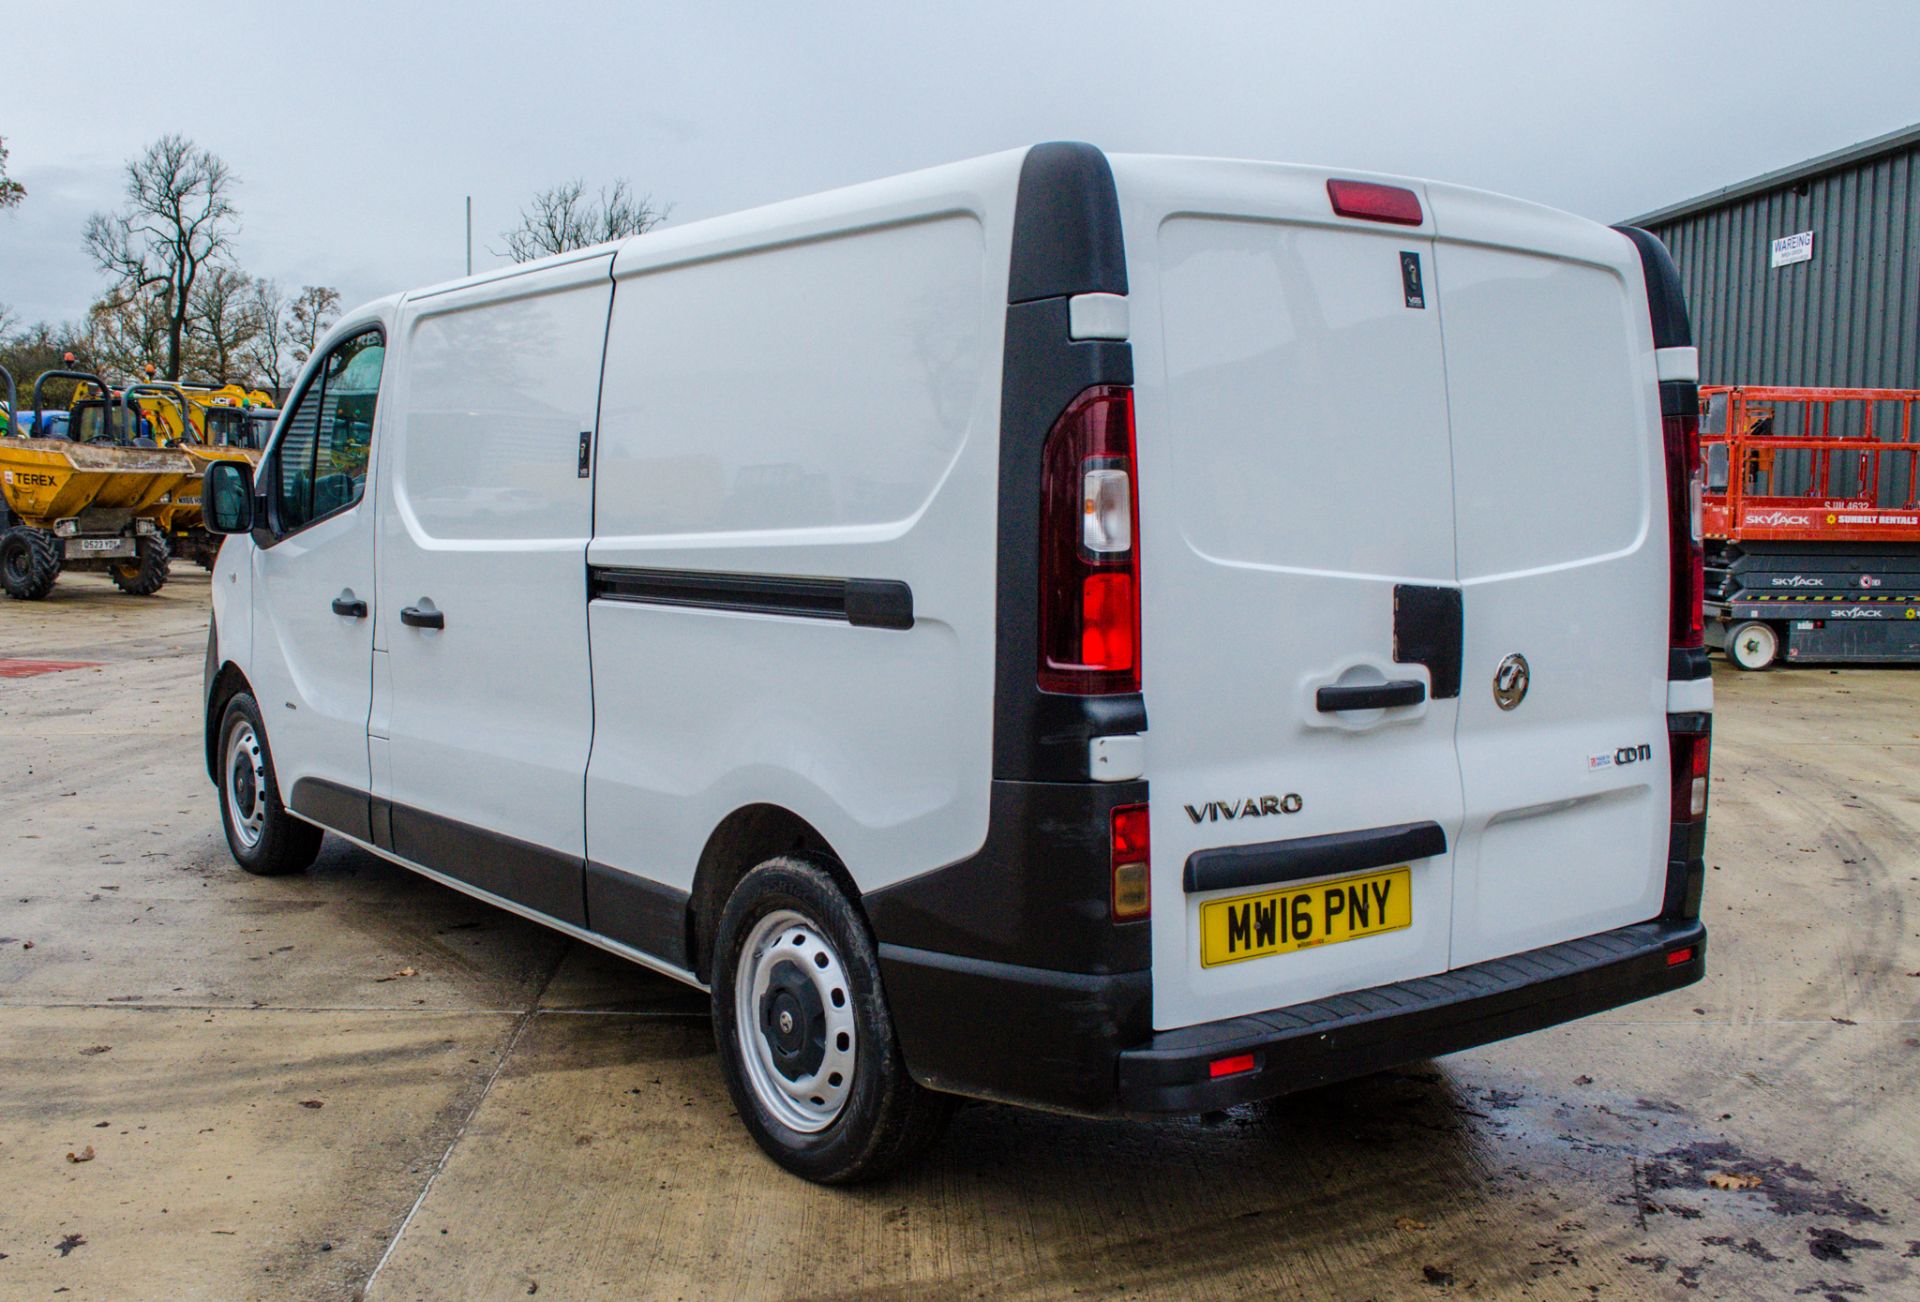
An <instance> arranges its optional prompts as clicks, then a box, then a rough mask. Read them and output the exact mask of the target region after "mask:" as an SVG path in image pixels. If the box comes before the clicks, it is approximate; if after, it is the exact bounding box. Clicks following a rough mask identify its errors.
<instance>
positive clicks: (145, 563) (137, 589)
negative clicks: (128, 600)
mask: <svg viewBox="0 0 1920 1302" xmlns="http://www.w3.org/2000/svg"><path fill="white" fill-rule="evenodd" d="M170 568H171V567H170V566H169V565H168V559H167V540H166V539H165V538H162V537H161V536H160V535H158V534H151V533H148V534H141V535H140V536H139V537H138V538H136V539H134V558H133V559H132V560H131V561H129V562H127V563H126V564H124V565H115V566H112V567H110V568H109V569H108V570H107V574H108V576H109V577H110V578H112V579H113V586H114V587H116V588H118V589H120V591H122V592H124V593H126V594H127V595H128V596H133V597H151V596H152V595H153V594H154V593H156V592H158V591H160V589H161V588H163V587H165V586H166V583H167V575H168V573H169V571H170Z"/></svg>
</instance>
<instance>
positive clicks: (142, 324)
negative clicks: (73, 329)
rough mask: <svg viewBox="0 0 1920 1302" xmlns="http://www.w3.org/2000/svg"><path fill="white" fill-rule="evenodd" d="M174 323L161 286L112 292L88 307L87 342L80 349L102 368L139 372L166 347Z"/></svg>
mask: <svg viewBox="0 0 1920 1302" xmlns="http://www.w3.org/2000/svg"><path fill="white" fill-rule="evenodd" d="M172 325H173V310H172V307H171V305H170V304H169V303H168V302H167V299H166V295H165V293H164V292H163V291H162V290H160V289H158V288H155V287H148V288H146V289H139V290H134V291H132V292H130V293H123V294H108V295H106V296H105V297H103V298H101V299H100V300H99V301H97V302H96V303H94V305H93V306H92V307H90V308H88V309H87V319H86V327H85V329H86V346H85V347H84V348H82V349H79V350H77V351H79V352H81V353H83V354H84V355H86V356H88V357H90V358H91V359H92V360H93V364H94V366H95V368H97V369H100V370H102V371H106V372H113V373H115V374H116V375H139V374H140V373H141V372H142V371H143V369H144V368H145V367H146V366H147V364H148V363H150V362H152V361H153V360H154V358H156V357H159V356H161V355H162V354H163V353H164V351H165V350H166V348H167V344H168V339H169V337H170V332H171V330H172ZM167 378H168V379H178V378H179V376H178V375H169V376H168V377H167Z"/></svg>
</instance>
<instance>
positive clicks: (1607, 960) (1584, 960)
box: [1118, 922, 1707, 1115]
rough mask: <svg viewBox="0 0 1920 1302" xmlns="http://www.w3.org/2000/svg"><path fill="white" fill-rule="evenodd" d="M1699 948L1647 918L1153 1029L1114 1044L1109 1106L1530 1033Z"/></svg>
mask: <svg viewBox="0 0 1920 1302" xmlns="http://www.w3.org/2000/svg"><path fill="white" fill-rule="evenodd" d="M1706 945H1707V931H1706V928H1705V927H1704V926H1703V925H1702V924H1700V923H1699V922H1647V923H1641V924H1639V925H1636V926H1631V927H1621V928H1619V929H1618V930H1616V931H1605V932H1601V933H1599V934H1598V935H1594V936H1586V937H1583V938H1581V939H1579V940H1570V941H1566V942H1564V943H1562V944H1558V945H1548V946H1546V947H1544V948H1541V949H1534V950H1528V951H1526V952H1525V953H1522V954H1514V955H1511V956H1509V957H1507V958H1500V959H1494V960H1492V961H1490V962H1486V963H1476V964H1473V965H1472V966H1470V967H1463V968H1456V969H1455V970H1453V971H1451V972H1442V973H1440V974H1438V975H1436V976H1430V977H1420V978H1417V979H1415V980H1412V981H1397V982H1394V983H1393V984H1391V985H1384V986H1374V987H1372V988H1371V989H1367V990H1356V991H1353V992H1351V993H1349V994H1343V995H1334V996H1332V997H1331V998H1327V999H1321V1000H1316V1001H1314V1002H1312V1003H1305V1004H1295V1005H1294V1006H1292V1007H1290V1008H1277V1009H1274V1010H1272V1011H1271V1012H1265V1013H1254V1014H1251V1015H1249V1016H1246V1017H1234V1018H1229V1019H1227V1020H1225V1021H1219V1022H1207V1023H1204V1024H1202V1025H1199V1026H1187V1027H1182V1028H1180V1029H1179V1030H1174V1031H1162V1032H1160V1033H1158V1034H1156V1035H1154V1036H1153V1037H1152V1038H1151V1039H1149V1040H1148V1041H1147V1042H1146V1043H1144V1044H1140V1045H1136V1046H1134V1047H1132V1048H1129V1049H1126V1050H1123V1051H1122V1052H1121V1053H1120V1055H1119V1079H1118V1092H1119V1098H1118V1106H1119V1110H1120V1111H1123V1112H1128V1113H1135V1114H1144V1115H1155V1114H1169V1113H1172V1114H1180V1113H1194V1112H1209V1111H1213V1110H1215V1109H1218V1108H1224V1107H1229V1106H1231V1105H1233V1104H1236V1103H1246V1102H1249V1101H1251V1100H1253V1099H1263V1098H1272V1097H1275V1096H1277V1095H1281V1094H1287V1093H1291V1092H1293V1091H1295V1090H1302V1089H1307V1088H1310V1087H1312V1086H1315V1085H1325V1084H1329V1083H1331V1082H1334V1081H1341V1080H1347V1079H1350V1078H1352V1077H1355V1076H1362V1075H1365V1074H1367V1073H1368V1072H1374V1071H1380V1070H1383V1069H1385V1068H1388V1067H1394V1066H1398V1065H1400V1064H1402V1063H1406V1062H1413V1061H1416V1060H1419V1059H1422V1058H1432V1057H1437V1056H1439V1055H1440V1054H1445V1053H1454V1052H1456V1051H1458V1050H1461V1049H1470V1048H1473V1047H1474V1046H1475V1045H1481V1044H1488V1043H1491V1042H1492V1041H1494V1040H1503V1039H1505V1038H1507V1037H1508V1036H1512V1035H1520V1034H1523V1033H1525V1032H1527V1031H1537V1030H1540V1029H1541V1028H1542V1027H1547V1026H1554V1025H1557V1024H1558V1023H1560V1022H1566V1021H1571V1020H1573V1019H1574V1018H1576V1017H1585V1016H1587V1015H1588V1014H1590V1013H1597V1012H1601V1011H1603V1010H1605V1009H1608V1008H1617V1007H1619V1006H1620V1005H1621V1004H1628V1003H1632V1002H1633V1001H1635V1000H1637V999H1645V998H1647V997H1648V996H1650V995H1657V994H1664V993H1665V992H1666V991H1669V990H1678V989H1679V988H1681V987H1682V986H1687V985H1691V984H1692V983H1694V982H1695V981H1698V980H1699V979H1700V978H1701V977H1702V976H1703V975H1705V973H1706ZM1688 951H1691V952H1690V953H1689V952H1688ZM1682 955H1685V957H1684V958H1682V957H1681V956H1682ZM1242 1055H1251V1056H1252V1058H1253V1067H1252V1069H1251V1070H1244V1071H1236V1072H1234V1073H1233V1074H1230V1075H1223V1076H1219V1077H1215V1076H1213V1075H1212V1074H1211V1072H1212V1066H1213V1064H1214V1063H1215V1062H1218V1061H1220V1060H1221V1059H1231V1058H1236V1057H1240V1056H1242Z"/></svg>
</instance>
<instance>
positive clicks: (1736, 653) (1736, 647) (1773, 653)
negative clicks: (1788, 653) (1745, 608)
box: [1727, 620, 1780, 670]
mask: <svg viewBox="0 0 1920 1302" xmlns="http://www.w3.org/2000/svg"><path fill="white" fill-rule="evenodd" d="M1779 658H1780V633H1779V630H1777V629H1776V628H1774V626H1773V625H1771V624H1763V623H1761V622H1760V621H1758V620H1753V621H1750V622H1748V623H1745V624H1741V625H1740V626H1739V627H1737V628H1735V629H1734V630H1733V631H1732V632H1731V633H1729V634H1727V659H1729V660H1731V661H1733V663H1734V664H1736V665H1738V666H1740V668H1742V669H1751V670H1760V669H1765V668H1767V667H1768V666H1770V665H1772V664H1773V662H1774V661H1776V660H1778V659H1779Z"/></svg>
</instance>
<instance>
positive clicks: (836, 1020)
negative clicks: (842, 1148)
mask: <svg viewBox="0 0 1920 1302" xmlns="http://www.w3.org/2000/svg"><path fill="white" fill-rule="evenodd" d="M796 971H797V973H798V974H799V976H800V979H804V980H805V981H806V982H807V983H808V985H809V987H810V988H811V990H812V992H813V993H814V994H815V995H816V996H817V997H818V1006H819V1009H820V1017H821V1019H822V1022H823V1026H822V1028H821V1030H822V1034H823V1039H824V1046H825V1052H824V1054H823V1056H822V1057H821V1060H820V1063H819V1066H818V1067H817V1068H816V1069H814V1070H813V1071H811V1072H807V1073H806V1074H804V1075H801V1076H799V1077H798V1078H797V1079H788V1077H787V1076H786V1075H785V1074H784V1073H783V1072H782V1071H781V1070H780V1067H779V1066H778V1058H779V1054H778V1053H777V1052H776V1047H775V1045H774V1043H773V1042H772V1040H771V1039H770V1038H769V1028H768V1027H767V1026H764V1025H763V1024H762V1009H763V1008H766V1007H770V1006H776V1004H777V1006H778V1007H780V1008H783V1009H790V1008H791V1007H792V1004H791V1001H779V1000H776V999H773V998H771V997H770V992H773V995H775V996H777V994H778V991H777V990H776V988H775V987H776V982H777V981H792V980H794V979H795V973H796ZM853 993H854V992H853V983H852V982H851V981H849V980H848V978H847V970H846V965H845V964H844V963H843V962H841V959H840V955H839V953H838V951H836V950H835V949H834V947H833V945H832V944H831V943H830V942H829V941H828V940H827V938H826V937H825V935H823V934H822V933H821V931H820V930H819V928H817V927H816V926H815V925H814V924H813V923H812V922H811V921H809V920H808V919H807V918H806V917H805V916H803V915H802V914H799V913H797V912H794V911H793V910H791V909H779V910H775V911H774V912H772V913H769V914H767V915H766V916H765V917H763V918H761V919H760V920H759V921H758V922H756V923H755V924H754V926H753V929H752V930H751V931H750V932H748V933H747V938H746V941H745V943H743V944H742V945H741V947H740V961H739V962H738V963H736V964H735V965H734V1001H733V1002H734V1036H735V1040H736V1042H737V1043H738V1044H739V1046H740V1057H741V1060H742V1065H743V1067H744V1069H745V1075H746V1078H747V1084H748V1086H749V1087H750V1088H751V1089H752V1090H753V1094H754V1097H755V1098H756V1099H757V1100H758V1101H759V1103H760V1105H761V1106H762V1107H763V1108H765V1109H766V1110H767V1112H768V1113H770V1114H771V1115H772V1117H773V1119H774V1120H776V1121H778V1122H779V1123H780V1124H781V1125H783V1126H785V1127H787V1128H788V1129H789V1130H796V1131H799V1132H800V1133H802V1134H818V1133H819V1132H820V1131H822V1130H825V1129H826V1128H827V1127H828V1126H831V1125H832V1124H833V1123H834V1121H835V1120H837V1119H838V1118H839V1116H840V1113H841V1112H842V1111H844V1110H845V1108H846V1104H847V1097H848V1095H850V1094H851V1093H852V1092H853V1069H854V1064H855V1062H856V1061H857V1059H858V1055H859V1051H860V1044H859V1033H858V1031H857V1029H856V1025H855V1022H854V1016H853ZM807 1002H808V1004H809V1005H811V1004H812V1002H813V1001H812V1000H808V1001H807Z"/></svg>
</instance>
